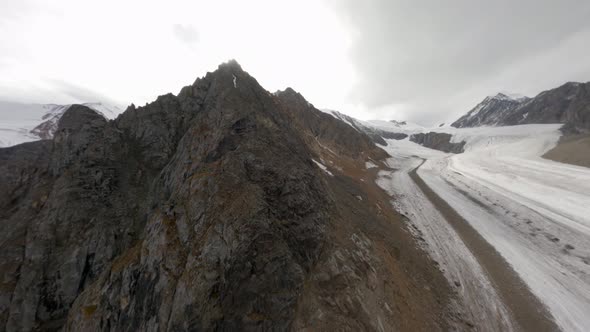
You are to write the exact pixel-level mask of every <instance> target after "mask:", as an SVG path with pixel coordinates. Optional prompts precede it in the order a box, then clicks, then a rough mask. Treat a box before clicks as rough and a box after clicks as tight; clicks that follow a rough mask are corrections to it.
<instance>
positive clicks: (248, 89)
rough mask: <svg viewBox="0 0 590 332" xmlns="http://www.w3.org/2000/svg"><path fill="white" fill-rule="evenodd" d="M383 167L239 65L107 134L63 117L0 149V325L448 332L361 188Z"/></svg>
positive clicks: (77, 112)
mask: <svg viewBox="0 0 590 332" xmlns="http://www.w3.org/2000/svg"><path fill="white" fill-rule="evenodd" d="M386 156H387V154H386V153H385V152H384V151H383V150H381V149H379V148H377V147H376V146H375V145H374V144H373V143H372V141H371V140H370V139H369V137H367V136H366V135H365V134H364V133H362V132H359V131H357V130H355V129H354V128H353V127H351V126H349V125H347V124H345V123H343V122H342V121H340V120H338V119H336V118H334V117H332V116H331V115H328V114H325V113H322V112H320V111H318V110H317V109H315V108H314V107H313V105H311V104H309V103H308V102H307V101H306V100H305V98H303V96H301V95H300V94H298V93H296V92H295V91H294V90H292V89H287V90H286V91H284V92H283V93H279V94H277V95H273V94H270V93H268V91H266V90H265V89H264V88H262V87H261V86H260V85H259V84H258V82H257V81H256V80H255V79H254V78H253V77H252V76H250V75H249V74H248V73H246V72H245V71H243V70H242V69H241V67H240V66H239V65H238V64H237V62H234V61H230V62H228V63H226V64H222V65H221V66H219V68H218V69H217V70H216V71H214V72H212V73H208V74H207V75H205V76H204V77H202V78H199V79H197V80H196V81H195V83H194V84H192V85H189V86H187V87H184V88H183V89H182V90H181V91H180V93H179V94H178V95H173V94H165V95H162V96H160V97H158V98H157V99H156V100H155V101H154V102H152V103H149V104H147V105H145V106H143V107H135V106H130V107H129V108H127V110H126V111H125V112H124V113H123V114H121V115H120V116H119V117H118V118H117V119H115V120H113V121H106V120H105V119H104V118H103V117H101V116H100V115H99V114H98V113H96V112H95V111H92V110H91V109H89V108H87V107H84V106H80V105H74V106H72V107H71V108H70V109H68V110H67V111H66V112H65V113H64V114H63V116H62V117H61V119H60V121H59V124H58V127H57V131H56V134H55V136H54V137H53V139H52V140H51V141H39V142H33V143H28V144H24V145H18V146H15V147H12V148H9V149H0V160H2V163H0V170H2V172H0V174H1V175H0V189H2V190H3V192H6V193H9V194H8V196H9V197H7V198H6V199H1V200H0V211H1V212H0V217H1V218H0V228H2V229H4V230H5V231H4V232H2V233H1V234H0V253H1V254H0V267H1V269H0V273H1V275H0V280H2V285H1V286H2V287H0V329H6V330H9V331H12V330H60V329H65V330H159V329H163V330H289V329H291V328H293V329H303V328H305V327H307V326H319V327H322V326H323V327H328V326H330V327H336V329H359V328H361V329H371V330H377V329H379V328H383V329H388V330H389V329H399V328H400V326H402V325H403V326H408V324H409V325H411V326H416V327H417V328H418V329H423V330H430V329H432V327H434V326H444V325H445V324H446V323H445V322H442V321H440V320H439V318H438V317H439V316H437V315H438V314H437V313H440V312H442V308H441V303H445V301H446V300H445V296H446V295H444V294H446V293H445V292H446V291H445V287H446V286H444V285H446V284H444V282H443V284H442V285H443V286H442V287H441V289H440V290H438V289H437V290H435V291H432V290H428V291H426V290H424V287H423V284H424V280H425V279H428V280H431V279H432V278H434V279H436V280H439V281H440V280H444V279H443V277H442V275H441V274H440V273H439V272H437V271H436V270H435V269H430V270H428V271H427V272H424V273H423V272H420V271H421V270H420V269H417V268H416V262H421V263H420V264H422V265H421V266H433V265H432V264H431V263H430V262H429V261H428V258H427V257H426V256H424V254H423V253H420V252H418V251H417V249H415V248H416V246H415V245H414V244H413V242H412V240H411V239H410V238H409V237H408V236H409V235H407V234H406V232H404V231H402V229H401V228H400V227H401V226H400V225H401V222H399V219H397V218H400V217H399V215H398V214H396V213H395V212H394V211H393V210H392V209H391V208H390V204H389V197H388V196H387V195H385V194H383V196H380V195H382V194H380V192H379V191H378V189H376V187H373V185H374V179H372V178H370V177H368V176H370V174H369V173H368V171H367V170H366V168H365V165H366V164H365V163H366V162H367V161H369V160H372V162H374V163H380V162H381V160H383V159H384V158H385V157H386ZM17 170H18V171H17ZM361 176H362V177H367V178H366V180H365V179H363V180H362V181H361V178H360V177H361ZM369 195H371V197H377V198H375V199H377V200H378V201H379V203H378V204H376V203H375V202H376V201H375V200H371V201H369V200H362V197H363V196H364V197H369ZM358 197H360V198H361V199H359V198H358ZM379 197H382V198H379ZM369 202H370V203H369ZM353 211H354V213H353ZM392 221H393V222H392ZM404 234H405V235H404ZM398 245H399V246H401V245H403V246H404V248H407V249H404V255H408V256H411V257H412V258H411V259H407V260H398V258H396V257H397V256H398V255H399V254H395V253H396V252H397V253H399V249H397V247H396V246H398ZM398 264H399V266H398ZM367 266H369V267H370V268H367ZM406 271H407V272H406ZM424 271H426V270H424ZM393 276H395V277H393ZM417 276H419V277H417ZM393 278H395V279H396V280H398V281H399V282H400V284H402V285H404V289H406V288H411V289H412V292H413V293H414V294H420V295H419V299H420V300H419V301H417V300H414V299H402V298H401V296H403V295H397V293H396V292H394V291H392V290H391V289H390V288H386V286H384V285H388V284H392V279H393ZM429 282H430V281H429ZM367 285H370V286H367ZM367 287H371V288H372V289H373V290H372V291H368V290H367ZM334 303H336V305H334ZM383 303H390V304H391V306H392V308H393V307H395V308H396V309H395V310H386V309H384V308H385V307H384V306H383ZM367 306H368V308H372V309H371V310H369V311H367V310H364V309H363V308H365V307H367ZM302 308H304V309H302ZM400 308H401V309H400ZM351 310H352V311H354V312H356V313H357V314H356V315H355V316H354V317H353V316H351V315H350V314H349V313H350V311H351ZM415 311H418V312H420V314H419V317H421V319H420V321H418V320H414V319H413V318H412V317H411V315H401V314H397V312H415ZM317 312H322V315H319V316H318V315H316V313H317ZM433 312H434V314H433ZM376 313H378V315H379V317H381V318H380V319H379V325H376V322H377V319H375V317H376V316H375V315H376ZM424 317H428V319H424Z"/></svg>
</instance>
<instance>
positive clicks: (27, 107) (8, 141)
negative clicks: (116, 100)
mask: <svg viewBox="0 0 590 332" xmlns="http://www.w3.org/2000/svg"><path fill="white" fill-rule="evenodd" d="M83 105H84V106H87V107H89V108H91V109H93V110H95V111H97V112H98V113H100V114H102V115H103V116H104V117H105V118H107V119H114V118H115V117H116V116H117V115H119V114H120V113H121V112H123V110H121V109H120V108H119V107H117V106H112V105H106V104H103V103H85V104H83ZM70 106H71V105H56V104H21V103H14V102H5V101H0V147H8V146H13V145H17V144H20V143H24V142H30V141H36V140H40V139H50V138H52V137H53V134H54V132H55V130H56V129H57V123H58V121H59V119H60V118H61V116H62V115H63V114H64V112H65V111H66V110H67V109H68V108H70Z"/></svg>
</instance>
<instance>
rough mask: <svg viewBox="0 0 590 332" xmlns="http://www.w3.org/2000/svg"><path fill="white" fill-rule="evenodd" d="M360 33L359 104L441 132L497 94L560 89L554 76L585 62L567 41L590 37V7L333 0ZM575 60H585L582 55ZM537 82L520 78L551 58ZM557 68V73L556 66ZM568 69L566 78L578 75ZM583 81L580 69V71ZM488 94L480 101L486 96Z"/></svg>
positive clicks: (545, 1) (545, 0) (527, 0)
mask: <svg viewBox="0 0 590 332" xmlns="http://www.w3.org/2000/svg"><path fill="white" fill-rule="evenodd" d="M332 4H333V6H334V8H336V10H337V11H338V12H339V14H340V15H341V17H342V18H343V19H344V21H345V23H346V24H347V25H348V26H350V27H351V29H352V30H353V31H354V32H355V38H354V40H353V47H352V50H351V54H350V56H351V58H352V61H353V63H354V66H355V68H356V70H357V72H358V75H359V82H358V86H356V88H355V89H354V93H353V95H352V96H351V98H353V100H355V101H357V102H361V103H364V104H365V105H366V106H368V107H369V108H379V107H383V106H384V105H388V104H404V105H405V113H403V114H402V116H405V117H407V118H408V119H409V120H413V121H418V122H423V123H424V122H426V123H435V122H438V121H442V120H444V119H446V118H448V117H449V114H454V113H457V112H458V113H462V112H463V111H466V110H467V109H461V110H457V108H459V107H467V108H469V106H471V103H473V102H476V100H478V99H481V98H483V97H484V96H485V94H486V93H487V94H490V93H493V92H494V91H491V90H492V89H494V90H496V91H497V90H507V89H511V88H517V89H520V90H526V91H521V92H528V93H531V92H534V91H536V92H538V91H539V90H541V89H543V88H551V87H552V86H550V85H549V84H556V85H559V84H560V83H563V82H556V78H557V77H559V78H560V79H563V77H561V76H562V75H556V73H560V71H561V70H562V68H561V67H562V66H570V67H571V62H572V61H574V62H575V61H577V63H579V64H580V66H581V67H583V68H581V69H580V70H587V72H586V73H585V75H588V76H586V80H590V68H588V66H587V65H586V63H587V62H588V61H587V60H585V59H586V58H587V54H588V51H590V44H588V46H587V47H586V48H585V52H583V53H585V54H586V55H583V53H582V54H571V53H573V51H574V50H572V52H567V49H565V50H564V49H562V50H561V51H555V50H556V49H559V48H564V47H570V46H568V45H567V41H569V40H570V38H572V36H578V38H585V37H587V35H586V34H585V32H587V31H590V20H588V17H590V2H588V1H586V0H579V1H577V0H565V1H553V0H522V1H507V0H500V1H487V2H485V4H484V3H483V2H481V1H473V0H455V1H438V0H425V1H409V0H408V1H398V0H370V1H356V0H344V1H333V2H332ZM575 51H579V50H578V49H575ZM551 52H553V53H561V54H562V56H561V58H557V59H556V58H554V57H553V58H547V59H546V61H545V62H542V61H541V62H539V64H538V66H539V67H538V68H536V69H535V68H529V75H530V76H529V77H514V76H515V75H511V74H510V72H511V71H512V72H514V73H516V72H519V67H521V66H525V67H526V63H527V61H528V60H529V59H531V60H534V59H538V58H539V57H543V55H544V54H547V53H551ZM548 66H549V67H548ZM571 69H572V68H569V69H568V70H571ZM574 72H575V69H574ZM515 92H519V91H515ZM478 94H481V95H478Z"/></svg>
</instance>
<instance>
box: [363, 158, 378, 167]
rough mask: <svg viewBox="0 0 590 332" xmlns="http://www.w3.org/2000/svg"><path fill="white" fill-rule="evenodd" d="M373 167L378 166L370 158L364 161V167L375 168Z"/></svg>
mask: <svg viewBox="0 0 590 332" xmlns="http://www.w3.org/2000/svg"><path fill="white" fill-rule="evenodd" d="M375 167H378V166H377V165H376V164H375V163H374V162H372V161H371V160H369V161H367V162H366V163H365V168H366V169H370V168H375Z"/></svg>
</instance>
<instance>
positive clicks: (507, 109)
mask: <svg viewBox="0 0 590 332" xmlns="http://www.w3.org/2000/svg"><path fill="white" fill-rule="evenodd" d="M542 123H563V124H565V126H564V128H563V131H564V132H566V133H579V132H588V131H590V82H588V83H575V82H569V83H566V84H564V85H562V86H560V87H558V88H555V89H552V90H547V91H544V92H541V93H540V94H538V95H537V96H536V97H533V98H529V97H525V96H510V95H507V94H503V93H499V94H497V95H495V96H491V97H487V98H485V99H484V100H483V101H482V102H481V103H479V104H478V105H477V106H475V107H474V108H473V109H472V110H470V111H469V112H467V114H465V115H463V116H462V117H460V118H459V119H458V120H457V121H455V122H453V123H452V124H451V126H453V127H456V128H466V127H479V126H513V125H520V124H542Z"/></svg>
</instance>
